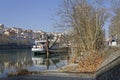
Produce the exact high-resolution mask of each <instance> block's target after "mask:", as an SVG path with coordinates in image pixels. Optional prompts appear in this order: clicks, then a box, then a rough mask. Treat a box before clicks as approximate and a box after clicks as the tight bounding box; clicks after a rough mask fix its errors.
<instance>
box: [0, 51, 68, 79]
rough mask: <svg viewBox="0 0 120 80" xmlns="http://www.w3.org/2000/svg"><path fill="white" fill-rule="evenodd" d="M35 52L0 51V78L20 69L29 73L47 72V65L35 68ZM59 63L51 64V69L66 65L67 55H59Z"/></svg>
mask: <svg viewBox="0 0 120 80" xmlns="http://www.w3.org/2000/svg"><path fill="white" fill-rule="evenodd" d="M32 56H33V52H31V50H30V49H7V50H0V77H3V76H5V75H6V74H7V73H8V72H10V71H16V70H18V69H23V68H25V69H28V70H29V71H42V70H47V66H46V65H45V64H41V65H39V66H35V65H34V64H33V61H32ZM58 56H59V59H60V60H59V61H58V62H56V63H55V64H50V65H49V69H56V68H59V67H62V66H65V65H66V54H62V55H57V57H58Z"/></svg>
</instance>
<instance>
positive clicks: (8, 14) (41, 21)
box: [0, 0, 60, 32]
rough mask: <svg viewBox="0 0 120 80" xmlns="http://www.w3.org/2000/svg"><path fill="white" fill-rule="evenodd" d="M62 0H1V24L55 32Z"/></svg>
mask: <svg viewBox="0 0 120 80" xmlns="http://www.w3.org/2000/svg"><path fill="white" fill-rule="evenodd" d="M59 6H60V0H0V24H4V25H5V26H6V27H17V28H23V29H32V30H43V31H46V32H54V31H55V29H54V24H55V20H54V18H56V12H57V10H58V8H59Z"/></svg>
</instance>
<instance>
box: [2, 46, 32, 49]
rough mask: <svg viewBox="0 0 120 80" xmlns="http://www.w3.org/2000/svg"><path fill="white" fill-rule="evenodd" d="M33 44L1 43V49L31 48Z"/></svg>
mask: <svg viewBox="0 0 120 80" xmlns="http://www.w3.org/2000/svg"><path fill="white" fill-rule="evenodd" d="M31 48H32V45H0V50H2V49H31Z"/></svg>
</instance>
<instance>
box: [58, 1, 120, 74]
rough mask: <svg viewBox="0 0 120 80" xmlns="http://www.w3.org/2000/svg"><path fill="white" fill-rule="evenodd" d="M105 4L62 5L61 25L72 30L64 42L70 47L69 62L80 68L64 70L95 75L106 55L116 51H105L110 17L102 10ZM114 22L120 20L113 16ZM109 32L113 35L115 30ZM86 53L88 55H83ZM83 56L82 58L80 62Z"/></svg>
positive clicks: (74, 3) (70, 3) (81, 3)
mask: <svg viewBox="0 0 120 80" xmlns="http://www.w3.org/2000/svg"><path fill="white" fill-rule="evenodd" d="M104 1H105V0H99V1H98V0H94V1H93V3H94V4H91V3H90V2H89V0H65V1H63V5H62V8H61V10H60V12H59V13H60V15H61V17H62V21H63V23H62V24H63V25H64V26H65V27H66V25H67V27H68V26H69V27H68V28H70V29H72V31H71V34H69V36H68V35H67V36H65V37H67V38H65V40H64V41H66V39H67V42H68V43H70V44H71V45H70V47H72V48H73V50H74V52H73V53H72V56H71V55H70V56H71V58H70V62H71V63H76V61H77V63H78V64H79V65H78V66H74V67H73V66H71V67H70V66H69V68H65V69H64V70H66V71H79V72H94V71H96V69H97V68H98V67H99V65H100V64H101V63H102V61H103V60H104V58H105V57H106V56H107V55H108V54H109V53H111V52H114V51H116V50H117V49H116V48H115V49H110V50H109V49H108V50H106V48H105V31H104V25H105V23H106V21H107V20H108V19H109V18H110V16H109V14H108V10H107V8H106V7H105V6H103V3H104ZM111 1H112V0H111ZM118 1H119V0H118ZM116 18H119V17H117V15H116ZM116 20H118V19H116ZM116 20H115V21H116ZM115 21H114V24H115ZM117 22H118V21H117ZM113 26H114V25H113ZM112 28H113V29H112V30H113V32H115V31H114V27H112ZM117 30H119V29H117ZM81 52H83V55H81ZM86 52H88V53H87V54H86ZM82 56H83V58H81V57H82Z"/></svg>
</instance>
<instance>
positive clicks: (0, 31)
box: [0, 24, 4, 35]
mask: <svg viewBox="0 0 120 80" xmlns="http://www.w3.org/2000/svg"><path fill="white" fill-rule="evenodd" d="M3 34H4V25H3V24H0V35H3Z"/></svg>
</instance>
